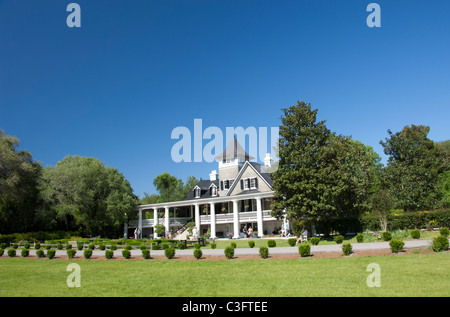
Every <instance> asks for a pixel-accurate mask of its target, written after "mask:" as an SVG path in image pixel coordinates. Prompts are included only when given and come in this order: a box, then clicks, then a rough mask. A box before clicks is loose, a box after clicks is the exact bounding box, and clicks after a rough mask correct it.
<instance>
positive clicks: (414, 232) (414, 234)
mask: <svg viewBox="0 0 450 317" xmlns="http://www.w3.org/2000/svg"><path fill="white" fill-rule="evenodd" d="M411 237H412V238H413V239H419V238H420V230H419V229H413V230H411Z"/></svg>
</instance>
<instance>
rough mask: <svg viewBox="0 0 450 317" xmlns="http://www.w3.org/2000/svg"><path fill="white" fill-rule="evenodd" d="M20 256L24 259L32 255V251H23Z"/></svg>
mask: <svg viewBox="0 0 450 317" xmlns="http://www.w3.org/2000/svg"><path fill="white" fill-rule="evenodd" d="M20 254H21V255H22V256H23V257H24V258H26V257H27V256H29V255H30V250H28V249H22V251H21V252H20Z"/></svg>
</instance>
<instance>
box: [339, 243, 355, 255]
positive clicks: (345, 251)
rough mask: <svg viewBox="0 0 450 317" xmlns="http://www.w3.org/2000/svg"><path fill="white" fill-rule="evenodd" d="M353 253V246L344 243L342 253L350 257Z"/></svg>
mask: <svg viewBox="0 0 450 317" xmlns="http://www.w3.org/2000/svg"><path fill="white" fill-rule="evenodd" d="M352 252H353V248H352V245H351V244H350V243H344V244H343V245H342V253H343V254H344V255H350V254H351V253H352Z"/></svg>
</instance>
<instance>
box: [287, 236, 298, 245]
mask: <svg viewBox="0 0 450 317" xmlns="http://www.w3.org/2000/svg"><path fill="white" fill-rule="evenodd" d="M296 243H297V239H295V238H290V239H288V244H289V245H290V246H291V247H295V244H296Z"/></svg>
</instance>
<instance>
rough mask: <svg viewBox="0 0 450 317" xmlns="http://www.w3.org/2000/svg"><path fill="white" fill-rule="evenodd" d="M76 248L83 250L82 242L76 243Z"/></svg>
mask: <svg viewBox="0 0 450 317" xmlns="http://www.w3.org/2000/svg"><path fill="white" fill-rule="evenodd" d="M77 250H78V251H81V250H83V243H77Z"/></svg>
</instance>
